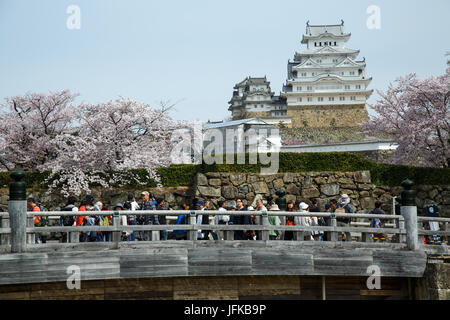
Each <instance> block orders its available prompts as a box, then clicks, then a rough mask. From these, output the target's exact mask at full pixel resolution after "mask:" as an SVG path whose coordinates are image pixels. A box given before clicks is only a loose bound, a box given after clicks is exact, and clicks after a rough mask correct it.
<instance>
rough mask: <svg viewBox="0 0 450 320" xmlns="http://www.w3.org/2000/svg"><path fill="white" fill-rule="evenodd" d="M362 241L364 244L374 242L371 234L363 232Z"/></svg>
mask: <svg viewBox="0 0 450 320" xmlns="http://www.w3.org/2000/svg"><path fill="white" fill-rule="evenodd" d="M361 241H362V242H372V237H371V233H369V232H361Z"/></svg>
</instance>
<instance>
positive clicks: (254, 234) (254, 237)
mask: <svg viewBox="0 0 450 320" xmlns="http://www.w3.org/2000/svg"><path fill="white" fill-rule="evenodd" d="M247 211H255V209H254V208H253V207H252V206H248V207H247ZM250 224H251V225H257V219H256V216H255V215H254V214H252V215H251V216H250ZM257 239H258V235H257V232H256V230H248V231H247V240H257Z"/></svg>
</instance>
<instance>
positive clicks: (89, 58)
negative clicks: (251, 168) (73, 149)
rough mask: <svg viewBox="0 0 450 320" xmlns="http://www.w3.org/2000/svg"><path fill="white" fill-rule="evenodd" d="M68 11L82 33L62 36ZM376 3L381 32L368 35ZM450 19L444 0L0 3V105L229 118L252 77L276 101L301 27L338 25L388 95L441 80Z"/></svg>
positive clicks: (13, 0)
mask: <svg viewBox="0 0 450 320" xmlns="http://www.w3.org/2000/svg"><path fill="white" fill-rule="evenodd" d="M70 5H77V6H78V7H79V8H80V18H81V20H80V21H81V24H80V29H69V28H68V27H67V24H66V22H67V19H68V18H69V16H71V14H68V13H66V10H67V7H68V6H70ZM370 5H377V6H378V7H379V8H380V22H381V24H380V29H369V28H368V27H367V23H366V22H367V19H368V18H369V16H370V15H369V14H367V13H366V10H367V8H368V7H369V6H370ZM449 12H450V1H449V0H428V1H417V0H400V1H399V0H395V1H393V0H389V1H372V0H370V1H366V0H341V1H336V0H321V1H311V0H309V1H301V0H292V1H290V0H276V1H275V0H272V1H265V0H247V1H246V0H226V1H225V0H220V1H219V0H215V1H213V0H209V1H206V0H202V1H197V0H189V1H181V0H179V1H175V0H166V1H162V0H161V1H143V0H142V1H138V0H127V1H124V0H123V1H118V0H71V1H66V0H40V1H25V0H0V48H1V50H0V99H2V100H3V98H5V97H8V96H12V95H17V94H23V93H25V92H27V91H30V92H48V91H49V90H61V89H66V88H67V89H70V90H71V91H73V92H78V93H80V94H81V96H80V97H79V98H78V99H77V102H81V101H86V102H92V103H95V102H99V101H107V100H111V99H116V98H117V97H118V96H119V95H121V96H124V97H130V98H133V99H136V100H139V101H144V102H146V103H149V104H150V105H158V103H159V101H167V100H170V101H172V102H178V104H177V106H176V110H174V111H173V112H172V116H173V117H174V118H176V119H186V120H197V119H199V120H202V121H207V120H222V119H224V118H226V117H229V116H230V112H229V111H228V104H227V102H228V101H229V99H230V98H231V95H232V89H233V86H234V84H236V83H237V82H239V81H241V80H242V79H243V78H245V77H246V76H249V75H251V76H264V75H266V76H267V78H268V80H269V81H270V82H271V86H272V89H273V91H275V92H276V93H277V94H279V91H280V90H281V87H282V85H283V83H284V82H285V80H286V64H287V61H288V59H292V58H293V55H294V52H295V51H301V50H303V49H305V47H304V46H303V45H301V43H300V40H301V36H302V34H303V33H304V32H305V25H306V21H308V20H309V21H310V24H339V23H340V21H341V19H343V20H344V21H345V24H344V25H345V31H346V32H350V33H351V34H352V36H351V38H350V41H349V42H348V43H347V47H349V48H352V49H359V50H361V52H360V56H359V58H361V59H362V58H363V57H365V58H366V63H367V75H368V76H371V77H373V81H372V83H371V85H370V87H369V88H371V89H381V90H384V89H386V87H387V85H388V84H389V82H390V81H393V80H394V79H395V78H396V77H397V76H400V75H405V74H407V73H410V72H416V73H417V74H418V75H419V77H421V78H423V77H428V76H431V75H439V74H442V73H443V72H444V70H445V67H446V57H445V53H446V52H447V51H450V36H449V31H450V19H449ZM376 99H377V94H376V92H374V94H373V95H372V97H371V98H370V99H369V102H375V101H376Z"/></svg>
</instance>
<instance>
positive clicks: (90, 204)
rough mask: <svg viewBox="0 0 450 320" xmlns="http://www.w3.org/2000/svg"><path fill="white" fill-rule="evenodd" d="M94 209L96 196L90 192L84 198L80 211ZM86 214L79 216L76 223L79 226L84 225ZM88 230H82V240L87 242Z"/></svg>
mask: <svg viewBox="0 0 450 320" xmlns="http://www.w3.org/2000/svg"><path fill="white" fill-rule="evenodd" d="M92 210H94V197H93V196H92V195H90V194H88V195H87V196H86V197H85V198H84V200H83V201H82V202H81V206H80V207H79V208H78V211H92ZM85 218H86V216H78V217H77V221H76V225H77V227H79V226H83V225H84V222H85ZM87 235H88V233H87V232H80V242H86V240H87Z"/></svg>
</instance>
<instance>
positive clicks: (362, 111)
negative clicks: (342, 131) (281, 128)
mask: <svg viewBox="0 0 450 320" xmlns="http://www.w3.org/2000/svg"><path fill="white" fill-rule="evenodd" d="M287 115H288V116H290V117H292V124H293V126H294V127H304V126H305V125H304V124H305V121H306V124H307V126H308V127H334V126H338V127H341V126H354V125H356V124H360V123H363V122H365V121H366V120H367V119H368V113H367V109H366V106H365V105H364V104H362V105H350V106H349V105H333V106H298V107H297V106H290V107H288V110H287Z"/></svg>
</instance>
